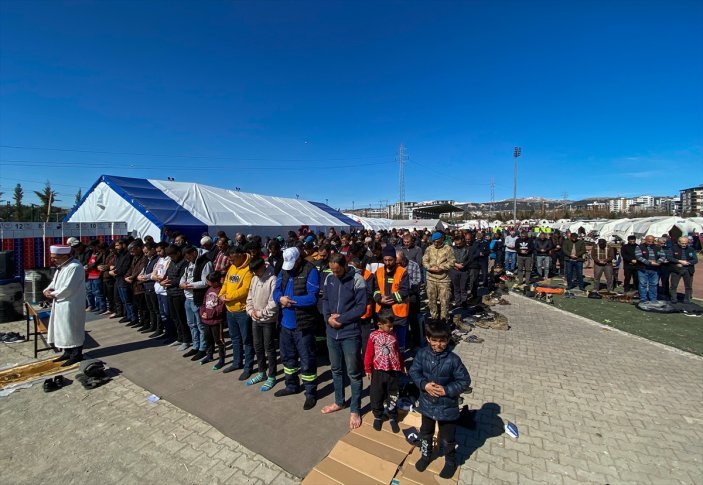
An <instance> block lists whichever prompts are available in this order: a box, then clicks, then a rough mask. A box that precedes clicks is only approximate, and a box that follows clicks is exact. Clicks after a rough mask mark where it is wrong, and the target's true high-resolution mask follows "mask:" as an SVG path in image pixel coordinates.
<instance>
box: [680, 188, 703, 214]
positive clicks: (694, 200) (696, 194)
mask: <svg viewBox="0 0 703 485" xmlns="http://www.w3.org/2000/svg"><path fill="white" fill-rule="evenodd" d="M680 192H681V212H682V213H683V214H682V215H684V216H701V215H703V185H699V186H698V187H691V188H690V189H681V190H680Z"/></svg>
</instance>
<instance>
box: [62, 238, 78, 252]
mask: <svg viewBox="0 0 703 485" xmlns="http://www.w3.org/2000/svg"><path fill="white" fill-rule="evenodd" d="M66 244H68V245H69V246H71V247H72V248H74V247H76V246H80V245H81V242H80V240H79V239H78V238H77V237H69V238H68V239H66ZM56 254H63V253H56Z"/></svg>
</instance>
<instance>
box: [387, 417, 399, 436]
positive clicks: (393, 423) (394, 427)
mask: <svg viewBox="0 0 703 485" xmlns="http://www.w3.org/2000/svg"><path fill="white" fill-rule="evenodd" d="M388 424H390V425H391V431H393V432H394V433H400V426H398V421H396V420H395V419H389V420H388Z"/></svg>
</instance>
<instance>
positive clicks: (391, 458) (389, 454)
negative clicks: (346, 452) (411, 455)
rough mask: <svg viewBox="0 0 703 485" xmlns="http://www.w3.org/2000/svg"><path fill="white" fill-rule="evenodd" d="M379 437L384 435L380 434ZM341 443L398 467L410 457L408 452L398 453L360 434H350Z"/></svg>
mask: <svg viewBox="0 0 703 485" xmlns="http://www.w3.org/2000/svg"><path fill="white" fill-rule="evenodd" d="M378 434H379V435H380V434H382V433H378ZM340 441H344V442H345V443H348V444H350V445H351V446H353V447H354V448H358V449H360V450H364V451H365V452H367V453H370V454H372V455H374V456H377V457H378V458H380V459H382V460H385V461H387V462H390V463H393V464H394V465H395V466H396V467H397V466H398V465H400V464H401V463H402V462H403V460H404V459H405V457H406V456H408V453H407V451H406V452H402V451H398V450H396V449H395V448H391V447H390V446H386V445H385V444H383V443H381V442H379V441H375V440H372V439H369V438H367V437H365V436H362V435H361V434H359V433H349V434H347V435H346V436H344V437H343V438H342V439H341V440H340Z"/></svg>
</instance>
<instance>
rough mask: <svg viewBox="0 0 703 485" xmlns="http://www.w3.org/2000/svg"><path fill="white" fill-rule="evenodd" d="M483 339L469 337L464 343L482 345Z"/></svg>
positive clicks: (475, 336)
mask: <svg viewBox="0 0 703 485" xmlns="http://www.w3.org/2000/svg"><path fill="white" fill-rule="evenodd" d="M483 341H484V340H483V339H482V338H481V337H479V336H478V335H469V336H468V337H465V338H464V342H469V343H470V344H480V343H483Z"/></svg>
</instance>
